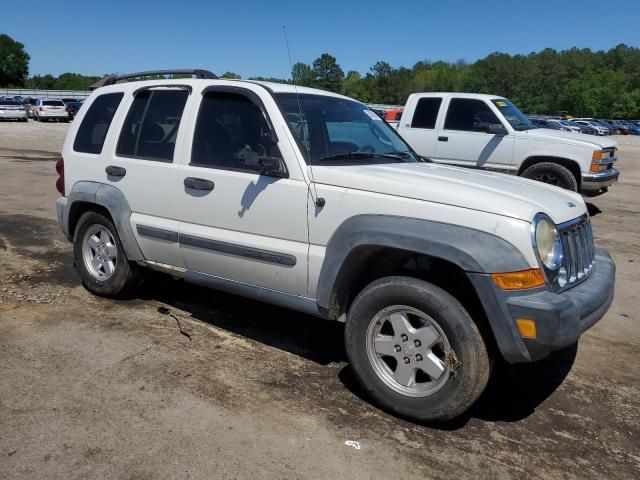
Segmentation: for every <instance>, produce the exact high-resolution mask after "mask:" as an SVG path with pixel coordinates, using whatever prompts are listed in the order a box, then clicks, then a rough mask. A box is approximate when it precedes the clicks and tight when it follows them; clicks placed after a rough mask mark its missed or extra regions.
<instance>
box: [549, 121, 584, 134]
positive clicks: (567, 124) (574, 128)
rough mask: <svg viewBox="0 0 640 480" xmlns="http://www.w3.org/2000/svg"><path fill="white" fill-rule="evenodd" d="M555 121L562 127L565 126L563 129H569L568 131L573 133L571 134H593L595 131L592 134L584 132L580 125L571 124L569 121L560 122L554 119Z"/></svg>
mask: <svg viewBox="0 0 640 480" xmlns="http://www.w3.org/2000/svg"><path fill="white" fill-rule="evenodd" d="M553 121H554V122H558V123H559V124H560V125H562V126H563V127H565V128H568V129H569V130H568V131H571V132H576V133H591V134H593V131H592V132H583V131H582V129H581V128H580V126H579V125H573V124H572V123H571V122H569V121H567V120H558V119H553Z"/></svg>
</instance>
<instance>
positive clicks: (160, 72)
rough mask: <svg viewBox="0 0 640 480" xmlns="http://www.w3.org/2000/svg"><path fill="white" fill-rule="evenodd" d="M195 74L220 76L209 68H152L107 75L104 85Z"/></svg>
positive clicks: (215, 77)
mask: <svg viewBox="0 0 640 480" xmlns="http://www.w3.org/2000/svg"><path fill="white" fill-rule="evenodd" d="M187 74H189V75H193V76H194V77H195V78H207V79H212V80H215V79H217V78H218V76H217V75H216V74H215V73H212V72H210V71H209V70H200V69H197V68H196V69H189V68H186V69H178V70H150V71H148V72H137V73H128V74H126V75H117V76H116V75H113V76H111V77H107V78H106V79H105V80H104V83H103V84H102V86H106V85H113V84H114V83H118V82H119V81H121V80H127V79H130V78H139V77H152V76H156V75H187Z"/></svg>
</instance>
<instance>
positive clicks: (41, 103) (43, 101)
mask: <svg viewBox="0 0 640 480" xmlns="http://www.w3.org/2000/svg"><path fill="white" fill-rule="evenodd" d="M33 115H34V119H35V120H36V121H38V122H44V121H48V120H59V121H62V122H68V121H69V114H68V113H67V106H66V105H65V104H64V102H63V101H62V100H55V99H49V98H39V99H38V100H36V104H35V107H34V110H33Z"/></svg>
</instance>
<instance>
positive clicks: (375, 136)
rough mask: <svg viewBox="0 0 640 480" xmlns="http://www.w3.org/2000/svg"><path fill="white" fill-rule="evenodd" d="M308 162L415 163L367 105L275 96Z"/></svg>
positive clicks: (308, 96)
mask: <svg viewBox="0 0 640 480" xmlns="http://www.w3.org/2000/svg"><path fill="white" fill-rule="evenodd" d="M274 96H275V98H276V101H277V103H278V105H279V107H280V109H281V111H282V113H283V115H284V117H285V119H286V120H287V124H288V126H289V128H290V130H291V132H292V133H293V135H294V137H295V138H296V141H297V143H298V146H299V147H300V150H302V152H303V154H304V155H305V157H306V158H305V159H306V161H307V162H311V163H313V164H315V163H320V164H325V163H328V162H335V163H339V164H345V163H363V162H364V163H390V162H416V161H418V160H417V159H416V158H415V157H414V156H413V154H412V152H411V149H410V148H409V147H408V146H407V144H406V143H404V141H403V140H402V139H401V138H400V136H399V135H398V134H397V133H396V132H395V130H394V129H393V128H392V127H390V126H389V124H388V123H387V122H385V121H384V120H382V119H381V118H380V117H379V116H378V115H377V114H376V113H375V112H373V110H370V109H369V108H368V107H367V106H365V105H363V104H361V103H358V102H355V101H353V100H347V99H344V98H339V97H331V96H328V95H313V94H300V95H296V94H295V93H276V94H275V95H274Z"/></svg>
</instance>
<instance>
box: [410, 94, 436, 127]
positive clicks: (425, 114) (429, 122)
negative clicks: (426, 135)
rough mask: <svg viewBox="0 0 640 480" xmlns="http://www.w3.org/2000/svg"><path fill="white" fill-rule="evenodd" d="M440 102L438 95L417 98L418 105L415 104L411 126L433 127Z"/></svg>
mask: <svg viewBox="0 0 640 480" xmlns="http://www.w3.org/2000/svg"><path fill="white" fill-rule="evenodd" d="M441 103H442V98H439V97H427V98H421V99H420V100H418V105H416V111H415V113H414V114H413V120H412V121H411V128H431V129H433V128H435V126H436V119H437V118H438V112H439V111H440V104H441Z"/></svg>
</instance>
